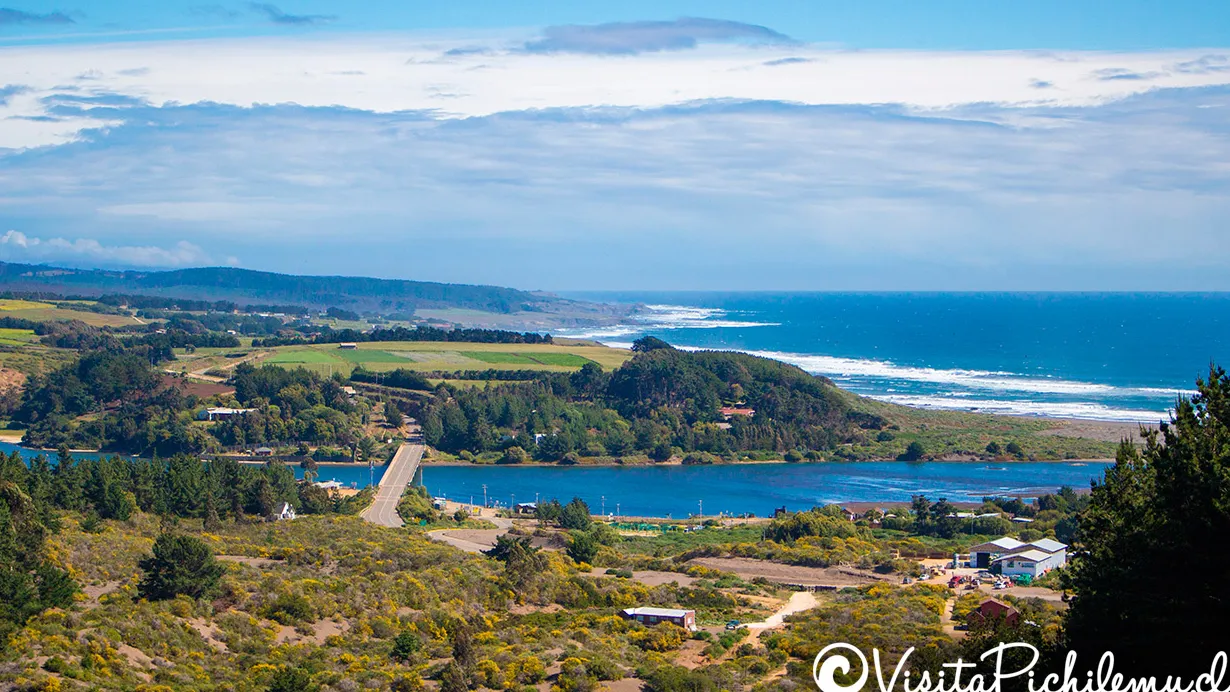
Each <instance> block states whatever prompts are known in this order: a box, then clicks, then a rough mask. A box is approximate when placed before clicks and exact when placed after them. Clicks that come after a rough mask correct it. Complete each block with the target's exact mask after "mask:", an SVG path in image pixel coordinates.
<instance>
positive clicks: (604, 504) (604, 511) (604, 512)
mask: <svg viewBox="0 0 1230 692" xmlns="http://www.w3.org/2000/svg"><path fill="white" fill-rule="evenodd" d="M602 516H604V517H605V516H606V495H603V496H602Z"/></svg>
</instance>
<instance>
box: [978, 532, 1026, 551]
mask: <svg viewBox="0 0 1230 692" xmlns="http://www.w3.org/2000/svg"><path fill="white" fill-rule="evenodd" d="M1023 545H1025V544H1024V543H1022V542H1020V541H1018V540H1017V539H1015V538H1011V537H1009V536H1004V537H1003V538H996V539H995V540H993V541H987V542H986V543H982V544H980V545H976V546H974V547H973V548H970V549H969V551H970V552H971V553H988V552H998V551H1008V550H1016V549H1017V548H1020V547H1021V546H1023Z"/></svg>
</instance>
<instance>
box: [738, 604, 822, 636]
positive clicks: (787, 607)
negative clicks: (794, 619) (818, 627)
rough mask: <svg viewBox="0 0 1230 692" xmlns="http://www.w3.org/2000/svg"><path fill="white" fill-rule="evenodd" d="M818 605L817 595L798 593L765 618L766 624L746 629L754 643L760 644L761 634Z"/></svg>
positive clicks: (750, 625) (756, 623)
mask: <svg viewBox="0 0 1230 692" xmlns="http://www.w3.org/2000/svg"><path fill="white" fill-rule="evenodd" d="M818 604H819V602H818V601H817V600H816V594H814V593H812V592H811V591H796V592H794V593H792V594H790V600H788V601H786V603H785V604H783V605H782V607H781V608H778V609H777V612H775V613H773V614H772V615H770V616H769V617H767V618H765V620H764V622H749V623H747V624H746V625H744V627H747V628H748V629H749V630H751V632H752V636H751V639H752V640H754V643H755V642H759V640H760V635H761V634H763V633H764V632H766V631H768V630H771V629H777V628H778V627H781V626H782V625H783V624H785V622H786V618H787V617H789V616H791V615H794V614H795V613H801V612H803V611H805V610H811V609H812V608H815V607H816V606H817V605H818Z"/></svg>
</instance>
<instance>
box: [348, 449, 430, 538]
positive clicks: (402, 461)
mask: <svg viewBox="0 0 1230 692" xmlns="http://www.w3.org/2000/svg"><path fill="white" fill-rule="evenodd" d="M422 459H423V445H415V444H409V443H407V444H404V445H402V446H401V447H399V448H398V449H397V453H396V454H394V455H393V461H391V462H389V468H388V469H387V470H385V472H384V476H383V477H381V479H380V485H379V486H378V487H377V489H376V498H375V499H374V500H372V504H371V505H370V506H368V508H367V509H365V510H363V513H362V514H361V515H360V516H362V517H363V518H364V519H366V520H367V521H370V522H371V523H373V524H378V525H380V526H388V527H390V528H397V527H399V526H403V525H404V524H405V522H403V521H402V520H401V517H400V516H398V514H397V501H398V500H400V499H401V495H402V493H404V492H405V491H406V485H408V484H409V483H410V481H411V480H412V479H413V478H414V472H415V470H417V469H418V467H419V462H420V461H422Z"/></svg>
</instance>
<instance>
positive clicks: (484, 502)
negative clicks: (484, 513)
mask: <svg viewBox="0 0 1230 692" xmlns="http://www.w3.org/2000/svg"><path fill="white" fill-rule="evenodd" d="M486 506H487V484H486V483H483V507H486Z"/></svg>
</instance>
